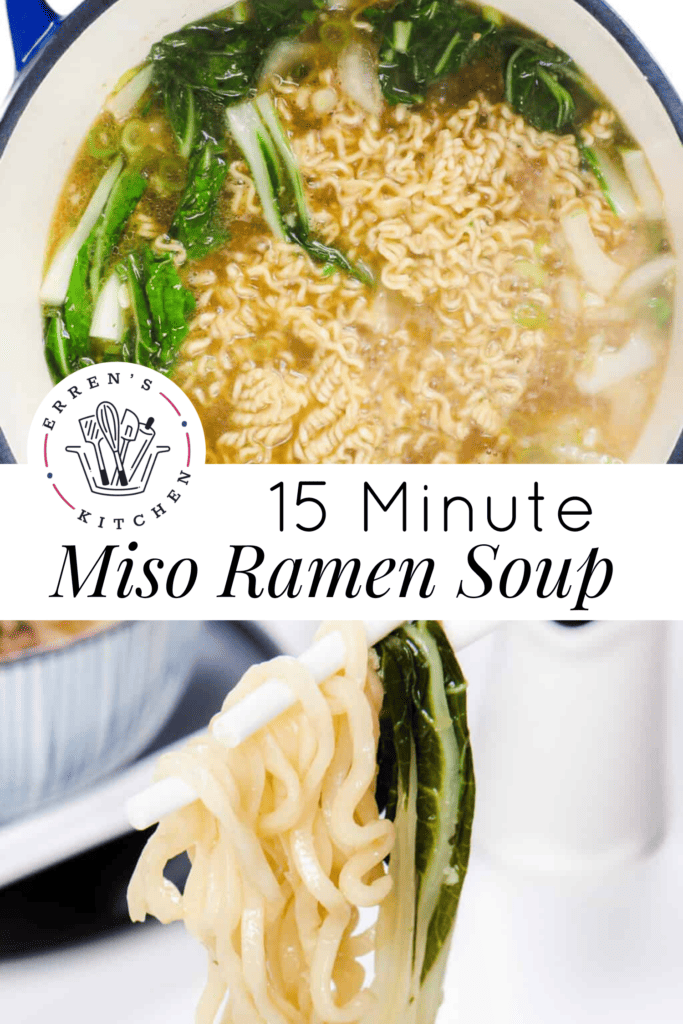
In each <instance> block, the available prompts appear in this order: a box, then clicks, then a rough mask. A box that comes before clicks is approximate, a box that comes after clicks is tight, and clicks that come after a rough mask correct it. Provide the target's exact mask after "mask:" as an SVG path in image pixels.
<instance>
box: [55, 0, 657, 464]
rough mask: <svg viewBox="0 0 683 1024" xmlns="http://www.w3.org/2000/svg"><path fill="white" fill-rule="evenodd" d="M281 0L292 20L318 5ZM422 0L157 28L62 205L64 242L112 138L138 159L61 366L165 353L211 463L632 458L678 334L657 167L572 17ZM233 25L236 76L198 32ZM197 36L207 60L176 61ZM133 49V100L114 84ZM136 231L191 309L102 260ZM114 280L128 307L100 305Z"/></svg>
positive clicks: (196, 49)
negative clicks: (576, 37)
mask: <svg viewBox="0 0 683 1024" xmlns="http://www.w3.org/2000/svg"><path fill="white" fill-rule="evenodd" d="M285 6H287V5H285ZM289 6H290V7H291V8H292V11H293V14H292V17H291V19H290V21H291V22H292V23H293V24H294V25H299V22H298V20H297V17H296V16H295V15H296V14H297V12H299V13H300V11H301V9H302V6H303V7H305V6H306V5H305V4H303V5H302V3H298V4H297V3H292V4H290V5H289ZM427 6H428V5H426V4H425V3H424V2H421V0H403V2H401V3H399V4H398V5H394V7H387V6H384V7H382V6H377V7H370V8H367V7H361V6H352V7H351V8H349V9H348V10H347V11H346V12H340V11H336V10H335V11H333V12H329V13H325V12H321V11H320V9H319V8H317V7H315V8H313V11H314V13H313V14H311V17H310V18H308V19H306V18H304V19H303V21H302V22H301V24H300V28H301V31H300V32H299V33H298V35H297V36H296V37H295V38H291V37H292V32H293V29H292V28H291V24H290V26H289V27H288V29H287V31H285V30H284V28H283V27H280V29H279V30H277V31H275V30H274V32H271V34H270V35H268V33H267V31H266V28H265V27H264V26H266V24H267V21H266V16H265V15H264V13H263V9H264V7H267V5H265V4H264V3H263V2H262V0H255V2H254V3H253V4H252V5H251V6H250V7H245V5H243V4H238V5H237V6H236V7H235V8H234V9H230V10H229V11H228V12H227V13H224V14H223V15H222V16H220V17H219V18H218V19H213V20H212V21H210V22H209V23H207V24H206V25H204V26H202V25H199V26H188V27H186V28H185V29H184V30H182V31H181V32H179V33H178V34H177V35H176V36H173V37H169V38H168V40H166V41H162V42H161V43H160V44H159V45H158V46H157V47H155V49H154V50H153V51H152V59H151V63H150V65H149V66H148V68H147V69H143V71H142V72H140V73H139V74H138V75H137V77H136V78H135V79H133V80H132V84H131V82H128V83H126V84H124V86H123V88H122V89H121V90H120V91H119V92H118V93H116V94H115V95H114V97H113V98H112V99H111V100H110V101H109V105H108V108H107V109H105V112H104V113H103V114H102V115H101V117H100V119H99V120H98V121H97V122H96V124H95V126H94V128H93V131H92V132H91V134H90V136H89V140H88V143H87V144H86V145H85V146H84V147H83V150H82V151H81V153H80V154H79V156H78V158H77V160H76V163H75V165H74V168H73V170H72V172H71V174H70V176H69V179H68V181H67V183H66V186H65V189H64V192H63V195H62V198H61V200H60V202H59V205H58V208H57V211H56V215H55V220H54V226H53V231H52V238H51V242H50V247H49V252H48V257H49V259H48V265H49V266H51V265H53V264H54V262H58V260H55V259H54V257H55V254H57V257H59V255H60V253H61V252H62V251H63V248H64V244H65V240H67V242H68V239H69V237H70V236H71V235H72V233H73V231H74V226H75V225H77V224H78V223H79V221H80V219H81V218H82V216H83V213H84V211H85V210H86V207H87V206H88V204H89V203H90V202H91V200H92V197H93V194H94V193H95V190H96V187H97V185H98V183H99V182H101V180H102V175H103V169H104V168H105V167H107V166H108V165H110V164H111V160H112V157H113V156H114V154H115V153H116V152H117V151H118V149H120V148H121V147H123V151H124V152H125V153H126V154H127V157H126V159H127V160H128V162H129V164H130V163H131V162H132V163H135V161H137V163H138V166H139V168H140V169H141V171H140V173H141V174H142V178H143V179H144V183H142V182H141V183H140V186H139V188H138V189H137V190H134V191H133V194H132V199H131V202H130V204H129V206H126V207H125V213H126V218H125V227H124V224H123V223H119V224H118V228H117V230H118V231H119V232H120V236H116V238H115V239H114V244H113V245H112V247H111V253H109V254H108V255H107V256H106V259H104V261H103V264H102V266H101V267H96V270H95V271H93V269H92V266H91V268H90V271H89V274H90V277H89V285H88V286H87V287H84V283H83V282H84V279H83V277H82V276H81V277H79V271H78V266H77V267H76V271H75V272H74V275H73V276H72V279H71V293H70V294H71V296H72V297H71V299H70V298H69V295H67V296H66V305H65V309H66V324H63V325H61V327H59V326H55V324H56V321H55V320H54V318H52V314H54V303H55V302H57V301H59V299H60V298H62V295H61V293H60V292H59V290H57V291H56V292H53V291H52V290H51V289H50V288H48V289H47V292H44V295H43V298H44V301H45V303H46V309H47V310H48V314H49V315H48V335H47V336H48V343H47V344H48V358H49V359H50V365H51V367H52V368H53V372H56V373H58V374H63V373H66V372H69V371H70V369H73V368H75V367H76V366H77V365H82V361H83V359H84V358H85V359H86V360H87V359H102V358H107V359H115V358H124V359H129V358H133V359H136V360H137V361H142V362H146V363H147V364H148V365H155V360H156V365H157V368H161V369H165V370H168V371H169V372H172V374H173V375H174V379H175V380H176V381H177V383H179V384H180V385H181V387H183V388H184V390H185V391H186V392H187V394H188V395H189V396H190V397H191V399H192V400H193V402H194V403H195V405H196V407H197V410H198V412H199V414H200V416H201V419H202V422H203V424H204V428H205V432H206V435H207V442H208V458H209V460H210V461H213V462H228V463H233V462H256V463H268V462H289V463H292V462H293V463H325V462H342V463H359V462H363V463H370V462H393V463H401V462H404V463H411V462H412V463H414V462H420V463H432V462H473V461H474V462H545V461H569V462H574V461H588V462H610V461H619V460H625V459H627V458H628V456H629V454H630V453H631V451H632V450H633V448H634V446H635V444H636V442H637V439H638V437H639V435H640V433H641V432H642V429H643V427H644V424H645V422H646V421H647V418H648V415H649V413H650V410H651V408H652V405H653V402H654V399H655V397H656V394H657V391H658V388H659V386H660V383H661V379H662V375H663V371H664V368H665V365H666V360H667V355H668V348H669V343H670V336H671V319H672V292H673V286H674V266H675V265H674V257H673V255H672V252H671V245H670V241H669V234H668V229H667V227H666V224H665V221H664V212H663V204H662V197H661V194H660V191H659V187H658V185H657V182H656V181H655V179H654V176H653V173H652V171H651V169H650V167H649V164H648V163H647V160H646V159H645V157H644V155H643V153H642V152H641V151H640V150H639V148H638V146H637V144H636V143H635V141H634V140H633V139H632V138H631V137H630V136H629V134H628V132H627V130H626V129H625V127H624V125H623V124H622V123H621V122H620V120H619V117H618V115H617V114H616V112H615V111H614V110H612V109H611V108H610V106H609V105H608V104H607V103H606V102H605V101H604V100H603V98H602V97H601V96H600V95H599V94H598V93H597V92H596V90H595V88H594V87H593V86H592V84H591V83H590V82H588V81H587V80H586V79H585V77H584V76H583V75H582V74H581V72H580V71H579V69H578V68H576V66H575V65H573V63H572V62H571V60H570V59H569V58H568V57H566V55H564V54H562V53H561V51H559V50H557V49H555V48H554V47H553V46H552V44H547V43H546V42H545V41H542V40H539V39H538V38H537V37H535V36H533V35H532V34H531V33H529V32H527V31H526V30H524V29H522V28H520V27H519V26H518V25H516V24H514V23H512V22H508V21H506V20H504V19H503V18H502V16H500V15H498V14H497V12H495V11H492V10H491V9H490V8H486V9H484V11H483V12H482V11H480V10H479V9H478V8H474V7H472V6H469V5H468V6H465V5H462V4H457V3H448V4H447V3H445V2H443V0H441V2H440V3H439V4H437V8H435V10H436V11H437V14H436V15H430V17H432V19H433V21H434V22H435V23H438V24H437V25H436V29H433V28H432V27H430V22H429V18H428V17H427V14H426V11H427ZM233 10H234V12H238V13H237V14H235V13H231V11H233ZM309 13H310V12H309ZM439 19H441V21H439ZM249 26H252V28H249ZM254 26H255V27H254ZM444 26H445V28H444ZM437 29H438V33H440V34H438V36H437V38H436V39H435V38H434V35H433V32H434V31H437ZM240 31H244V32H247V31H248V32H250V33H251V34H250V35H248V44H249V45H251V46H253V47H255V48H258V46H259V45H261V47H262V51H260V53H261V55H260V57H259V59H258V60H256V59H255V60H254V61H253V63H254V70H253V73H252V77H251V78H250V79H249V84H248V87H247V86H245V87H244V89H243V91H242V92H240V91H239V89H238V88H237V85H236V84H235V83H234V82H233V81H232V79H230V82H229V87H230V88H228V86H227V85H226V84H225V82H224V81H223V79H220V73H222V72H220V73H219V71H220V69H219V71H217V70H216V67H215V66H213V65H210V61H211V60H212V59H214V57H215V53H214V52H213V51H212V53H211V54H209V53H208V50H207V49H206V47H208V43H207V44H205V43H204V42H203V41H202V40H203V39H205V38H208V36H209V35H210V36H211V40H212V42H211V45H212V46H213V47H214V49H218V50H220V47H221V46H223V47H224V49H226V48H227V47H228V42H227V41H226V40H228V39H229V40H233V38H234V36H235V33H237V32H240ZM193 32H194V33H195V34H194V35H193ZM211 33H213V34H211ZM226 33H227V35H225V34H226ZM231 33H232V34H231ZM259 33H261V34H260V35H259ZM264 33H265V36H264ZM430 33H432V35H430ZM444 33H446V34H444ZM449 33H450V34H449ZM224 35H225V39H224ZM278 35H282V36H288V37H289V38H287V39H285V40H284V41H283V40H282V39H280V40H279V41H278ZM200 36H201V37H202V39H201V40H200V42H197V39H199V37H200ZM262 37H263V38H266V40H267V42H266V43H262V42H259V40H262ZM441 39H446V40H448V39H450V40H451V41H450V43H448V45H447V46H446V47H445V49H444V47H443V46H441V43H440V40H441ZM465 42H467V46H465ZM437 46H438V47H440V49H439V50H438V53H436V52H435V53H434V54H433V53H432V50H433V49H434V47H437ZM203 47H204V48H203ZM411 47H414V52H413V51H412V50H411ZM430 47H431V49H430ZM442 50H443V52H441V51H442ZM186 51H187V57H186V60H187V61H192V62H193V63H192V65H191V68H192V70H188V67H189V64H182V63H181V64H179V65H178V66H177V67H176V64H174V63H173V62H174V61H178V60H179V59H182V55H183V54H184V53H185V52H186ZM179 52H180V53H181V58H178V53H179ZM231 53H232V51H231ZM403 58H405V60H403V62H402V59H403ZM216 59H218V58H216ZM226 59H227V58H226ZM430 62H431V63H430ZM553 62H554V63H553ZM231 66H232V65H231ZM204 70H205V71H206V75H204V77H202V75H203V72H204ZM226 74H227V72H226ZM145 75H147V77H146V78H145V77H144V76H145ZM174 75H175V77H174ZM245 75H246V72H245ZM141 76H142V81H141V83H140V88H143V87H144V86H145V85H148V86H149V88H147V89H146V90H145V91H144V93H143V96H142V98H139V101H138V102H137V103H136V104H135V105H134V107H133V108H132V109H130V108H129V103H130V100H129V99H126V101H125V102H124V101H123V100H121V99H120V97H121V95H122V94H126V91H127V90H130V89H131V87H132V86H134V85H135V82H136V81H138V82H139V81H140V78H141ZM212 76H213V77H212ZM544 76H545V77H544ZM549 76H550V79H551V82H552V84H551V88H550V89H548V87H547V83H548V78H549ZM219 79H220V81H218V80H219ZM150 80H151V82H152V84H151V85H150V84H149V83H150ZM179 81H181V82H182V83H183V85H182V86H181V87H179V86H178V82H179ZM169 82H172V83H173V84H172V85H169ZM217 82H218V84H217ZM528 83H531V85H529V84H528ZM418 87H419V88H418ZM212 89H213V93H211V90H212ZM230 89H232V90H233V91H232V92H230ZM183 90H184V91H183ZM221 90H222V91H221ZM138 91H139V90H138ZM209 94H210V95H211V96H212V102H214V103H216V102H217V103H220V104H222V105H223V106H224V107H225V112H224V114H222V119H221V120H220V127H219V129H215V128H213V127H212V128H211V130H210V131H209V129H208V128H207V127H206V125H207V124H211V125H213V124H214V119H215V110H214V108H211V109H212V111H213V113H211V114H210V117H209V120H208V121H205V122H203V124H204V134H203V135H201V136H200V137H201V139H203V142H202V143H201V144H200V143H197V142H196V140H195V142H194V143H192V142H190V143H188V141H187V140H188V137H191V133H192V131H194V130H195V127H194V122H193V121H192V118H190V116H189V115H188V114H187V110H189V109H192V110H194V109H195V108H194V107H192V108H191V104H200V103H202V102H205V100H203V99H202V97H206V96H207V95H209ZM254 94H256V95H257V99H256V100H253V99H251V97H252V96H253V95H254ZM136 95H137V94H136V93H134V97H133V98H135V96H136ZM245 97H246V99H245ZM237 99H239V102H236V100H237ZM264 100H265V102H263V101H264ZM207 102H208V101H207ZM179 109H182V111H185V113H184V114H183V113H181V114H179V112H178V111H179ZM122 111H123V113H122ZM207 116H209V115H207ZM192 117H194V114H193V115H192ZM211 131H212V132H213V134H214V135H218V136H220V138H219V139H218V142H217V143H216V145H215V147H214V148H213V149H211V145H213V143H211V144H210V145H209V147H208V150H207V147H206V137H207V132H208V134H209V136H210V135H211ZM193 147H194V148H193ZM202 147H204V148H202ZM264 147H265V148H264ZM102 153H105V154H106V155H105V156H102ZM131 154H132V155H131ZM188 157H189V161H188ZM202 161H204V162H203V163H202ZM124 174H125V172H124ZM212 175H213V176H212ZM212 186H213V187H214V197H213V198H214V208H213V210H212V211H211V217H212V218H213V219H211V218H209V214H208V213H207V206H206V204H205V202H204V200H205V199H206V195H207V192H210V191H211V188H212ZM114 205H115V204H114ZM105 215H106V211H105V214H104V215H103V216H105ZM119 220H121V218H119ZM198 223H199V224H200V227H201V230H202V231H203V234H202V237H201V238H200V239H199V240H198V239H197V237H196V233H197V224H198ZM111 234H112V233H111V232H109V233H108V232H107V230H104V231H103V232H101V233H100V237H104V238H105V241H106V240H107V239H109V242H111V241H112V238H111V237H110V236H111ZM113 234H114V235H116V232H114V233H113ZM141 247H142V248H143V249H145V251H146V252H147V253H148V256H147V257H146V259H147V263H146V264H145V265H146V267H147V269H146V270H145V267H144V266H143V264H144V263H145V261H144V260H139V261H138V270H137V279H136V280H137V285H138V286H140V285H141V282H142V290H143V291H144V283H145V282H144V278H145V274H146V273H147V274H149V272H150V271H149V267H150V266H151V265H152V264H153V263H154V260H156V261H157V262H158V261H161V262H162V263H163V265H164V266H165V267H168V266H169V265H172V266H173V272H174V273H175V274H176V276H177V293H176V308H175V309H174V312H173V316H172V317H171V320H172V324H171V326H169V325H168V324H165V325H164V323H163V315H162V313H160V312H159V310H158V309H155V298H154V288H153V286H152V288H151V289H150V288H148V296H150V295H151V297H150V300H149V306H148V307H145V310H146V311H147V312H148V313H149V317H148V319H149V323H150V324H151V333H150V332H147V333H145V331H142V333H141V331H140V323H141V322H143V323H144V321H145V316H143V317H142V318H141V317H140V315H139V309H138V306H137V305H136V300H135V281H132V280H131V272H130V270H129V271H128V276H126V272H125V269H124V270H123V271H122V270H121V268H119V277H118V278H117V279H116V286H115V287H114V288H113V289H112V290H110V291H109V292H107V287H106V284H105V283H104V282H105V280H106V278H107V274H108V273H109V272H110V270H111V266H112V265H113V264H115V263H116V262H117V261H120V260H121V259H122V258H125V257H126V256H127V255H128V254H130V253H135V252H138V253H139V252H140V250H141ZM94 249H95V252H96V253H97V252H99V251H100V250H101V247H100V249H98V242H97V239H95V242H94ZM92 251H93V250H92V248H91V250H90V253H91V255H90V256H88V255H87V254H86V262H87V260H92ZM72 255H73V253H72ZM95 262H97V257H96V258H95ZM100 262H102V261H100ZM81 269H83V264H82V263H81ZM87 269H88V268H87V266H86V267H85V270H86V271H87ZM119 280H120V281H122V282H124V284H123V285H121V287H120V288H119ZM93 282H95V283H93ZM126 282H127V283H126ZM86 283H87V278H86ZM88 287H90V294H87V293H88ZM126 288H127V289H128V291H129V293H128V294H125V295H123V296H122V295H121V290H122V289H126ZM98 289H100V292H98ZM117 289H118V292H119V297H120V299H121V303H122V309H121V310H118V311H116V313H115V314H112V313H111V311H110V312H109V313H108V314H107V295H113V294H114V292H115V291H116V290H117ZM131 290H132V293H133V294H132V297H131V294H130V291H131ZM181 291H182V293H183V298H182V301H181V300H180V299H179V295H180V292H181ZM157 292H158V290H157ZM102 293H104V297H102ZM98 294H99V299H98ZM70 302H71V303H72V307H73V305H76V306H80V305H81V304H83V303H85V306H86V308H87V314H86V320H87V325H86V328H85V333H86V335H87V334H88V328H90V331H89V333H90V335H92V337H91V338H90V339H89V342H88V343H87V344H86V347H85V348H83V347H82V346H81V348H80V349H78V346H76V349H78V351H77V352H76V353H75V355H74V353H72V354H71V355H70V350H69V345H70V344H71V342H70V341H69V336H70V334H71V335H72V336H76V337H77V336H78V332H79V330H80V327H79V324H78V322H77V321H78V319H79V317H78V316H76V317H74V316H73V315H71V316H69V308H70V306H69V304H70ZM183 303H184V305H183ZM93 305H94V306H95V307H96V308H95V312H94V315H93V309H92V307H93ZM180 307H182V308H180ZM179 308H180V312H178V309H179ZM103 310H104V312H102V311H103ZM174 317H175V319H174ZM91 318H92V326H91V324H90V321H91ZM69 321H71V323H72V325H73V326H70V323H69ZM159 324H161V326H160V327H159V326H158V325H159ZM155 325H156V329H157V334H155ZM86 341H87V338H86ZM88 345H89V348H88ZM174 345H175V347H174ZM79 353H80V354H79ZM154 353H156V355H154ZM79 360H80V361H79Z"/></svg>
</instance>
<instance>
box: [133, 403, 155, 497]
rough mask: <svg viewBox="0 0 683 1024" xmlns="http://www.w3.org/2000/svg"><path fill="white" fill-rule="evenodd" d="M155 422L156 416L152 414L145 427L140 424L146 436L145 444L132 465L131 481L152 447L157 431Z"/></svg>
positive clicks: (142, 432)
mask: <svg viewBox="0 0 683 1024" xmlns="http://www.w3.org/2000/svg"><path fill="white" fill-rule="evenodd" d="M153 423H154V417H153V416H150V418H149V419H148V420H147V422H146V423H145V425H144V427H143V426H142V425H141V426H140V430H139V433H140V434H142V435H143V436H144V438H145V441H144V444H143V445H142V448H141V449H140V451H139V452H138V454H137V456H136V458H135V461H134V463H133V465H132V466H131V470H130V475H129V479H130V480H131V481H132V480H133V478H134V476H135V474H136V473H137V471H138V469H139V467H140V464H141V463H142V461H143V459H144V458H145V456H146V455H147V452H148V451H149V448H150V445H151V444H152V441H153V440H154V438H155V437H156V431H155V430H154V429H153V426H152V424H153ZM143 476H144V470H143Z"/></svg>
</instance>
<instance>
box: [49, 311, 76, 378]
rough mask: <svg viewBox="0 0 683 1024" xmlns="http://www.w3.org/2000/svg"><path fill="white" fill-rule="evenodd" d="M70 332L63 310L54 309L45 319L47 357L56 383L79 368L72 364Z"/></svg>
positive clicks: (51, 374)
mask: <svg viewBox="0 0 683 1024" xmlns="http://www.w3.org/2000/svg"><path fill="white" fill-rule="evenodd" d="M70 342H71V339H70V337H69V332H68V331H67V329H66V324H65V323H64V317H63V316H62V313H61V310H53V311H51V312H50V314H49V315H48V316H47V317H46V319H45V359H46V362H47V366H48V369H49V371H50V376H51V377H52V379H53V381H54V382H55V384H57V383H58V382H59V381H60V380H63V379H64V378H65V377H68V376H69V374H70V373H73V371H74V370H77V369H78V366H72V365H71V355H70V351H69V349H70Z"/></svg>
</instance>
